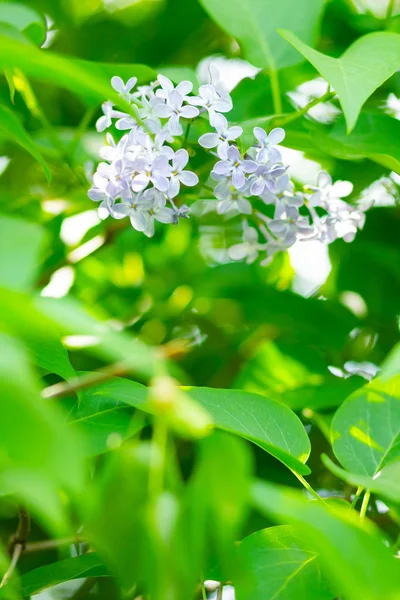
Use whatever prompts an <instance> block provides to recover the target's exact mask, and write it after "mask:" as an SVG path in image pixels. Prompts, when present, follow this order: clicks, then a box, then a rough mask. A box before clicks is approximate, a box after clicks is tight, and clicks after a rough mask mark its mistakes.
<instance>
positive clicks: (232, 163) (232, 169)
mask: <svg viewBox="0 0 400 600" xmlns="http://www.w3.org/2000/svg"><path fill="white" fill-rule="evenodd" d="M257 167H258V165H257V163H256V162H254V160H242V159H241V156H240V152H239V150H238V149H237V148H236V146H229V148H228V151H227V153H226V160H220V161H218V162H217V163H216V165H215V166H214V173H216V174H217V175H225V176H228V177H231V179H232V185H233V186H234V187H235V188H236V189H237V190H238V189H240V188H242V187H243V186H244V184H245V183H246V175H245V174H246V173H254V172H255V171H256V170H257Z"/></svg>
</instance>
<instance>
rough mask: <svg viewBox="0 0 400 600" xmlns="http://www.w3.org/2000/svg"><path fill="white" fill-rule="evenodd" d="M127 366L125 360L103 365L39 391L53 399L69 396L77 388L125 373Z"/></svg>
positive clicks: (80, 388) (45, 396)
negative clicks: (90, 371)
mask: <svg viewBox="0 0 400 600" xmlns="http://www.w3.org/2000/svg"><path fill="white" fill-rule="evenodd" d="M129 368H130V367H129V366H128V365H127V364H126V363H125V362H118V363H115V364H113V365H110V366H109V367H104V369H101V370H99V371H94V372H93V373H88V374H87V375H82V376H81V377H73V378H72V379H70V380H69V381H62V382H60V383H55V384H54V385H49V386H48V387H46V388H44V390H42V392H41V396H42V398H45V399H46V400H53V399H54V398H64V397H65V396H70V395H71V394H74V393H75V392H78V391H79V390H82V389H85V388H88V387H92V386H93V385H96V384H98V383H102V382H103V381H108V380H109V379H112V378H113V377H119V376H121V375H125V374H126V373H127V372H128V371H129Z"/></svg>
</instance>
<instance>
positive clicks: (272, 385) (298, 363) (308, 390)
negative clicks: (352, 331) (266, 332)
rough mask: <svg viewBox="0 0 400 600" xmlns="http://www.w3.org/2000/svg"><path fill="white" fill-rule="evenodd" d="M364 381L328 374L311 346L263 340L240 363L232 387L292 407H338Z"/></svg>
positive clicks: (324, 363)
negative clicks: (241, 364) (246, 358)
mask: <svg viewBox="0 0 400 600" xmlns="http://www.w3.org/2000/svg"><path fill="white" fill-rule="evenodd" d="M364 383H365V380H364V379H362V378H361V377H351V378H349V379H340V378H339V377H335V376H334V375H332V374H331V373H330V372H329V371H328V365H327V363H326V362H325V360H323V357H322V355H321V353H320V352H318V351H316V350H315V349H314V348H313V347H307V346H305V345H302V346H300V345H298V344H278V343H274V342H271V341H266V342H263V343H262V344H260V346H259V347H258V348H257V349H256V351H255V352H254V354H253V355H252V356H251V357H250V358H249V360H248V361H247V362H246V363H245V364H244V365H243V367H242V369H241V371H240V372H239V374H238V376H237V378H236V380H235V382H234V387H237V388H240V389H243V390H246V391H248V392H255V393H257V394H261V395H262V396H267V397H268V398H271V399H273V400H277V401H278V402H283V403H284V404H286V405H287V406H289V408H291V409H292V410H302V409H304V408H312V409H315V410H319V409H325V408H330V407H336V406H339V405H340V404H341V403H342V402H343V401H344V400H345V399H346V398H347V396H349V394H351V393H352V392H353V391H354V390H356V389H357V388H359V387H360V386H361V385H363V384H364Z"/></svg>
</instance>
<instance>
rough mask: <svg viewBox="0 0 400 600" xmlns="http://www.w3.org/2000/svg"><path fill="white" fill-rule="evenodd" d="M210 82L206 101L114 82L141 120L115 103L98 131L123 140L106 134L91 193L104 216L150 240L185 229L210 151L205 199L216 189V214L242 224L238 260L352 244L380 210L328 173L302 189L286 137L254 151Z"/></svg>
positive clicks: (216, 83) (258, 139) (235, 247)
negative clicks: (316, 244) (311, 244)
mask: <svg viewBox="0 0 400 600" xmlns="http://www.w3.org/2000/svg"><path fill="white" fill-rule="evenodd" d="M210 74H211V75H212V76H211V82H210V83H208V84H206V85H202V86H200V88H199V93H198V95H197V96H194V95H192V90H193V84H192V83H191V82H189V81H181V82H180V83H178V84H177V85H174V83H172V81H170V80H169V79H168V78H167V77H165V76H163V75H158V79H157V81H155V82H153V83H151V84H149V85H145V86H140V87H136V83H137V81H136V78H135V77H131V78H130V79H129V80H128V81H127V82H126V83H125V82H124V81H123V80H122V79H121V78H120V77H118V76H115V77H113V78H112V80H111V85H112V88H113V89H114V91H115V92H117V93H118V94H119V95H120V96H121V98H122V99H123V100H124V106H125V107H126V104H127V103H128V104H130V105H131V111H125V112H122V111H120V110H118V106H116V107H115V105H114V104H113V103H112V102H111V101H106V102H105V103H104V104H103V105H102V110H103V116H101V117H100V118H99V119H98V121H97V123H96V128H97V130H98V131H99V132H103V131H105V130H106V129H109V128H110V127H112V126H114V127H115V131H116V133H115V137H113V135H112V134H111V133H110V132H109V131H108V132H107V133H106V136H105V137H106V144H105V145H104V146H102V147H101V149H100V157H101V159H102V161H101V162H100V163H99V165H98V166H97V170H96V172H95V173H94V175H93V184H92V187H91V188H90V190H89V191H88V196H89V198H90V199H91V200H93V201H94V202H98V203H99V214H100V216H101V217H102V218H105V217H107V216H111V217H112V218H115V219H123V218H126V217H129V219H130V222H131V224H132V226H133V228H134V229H136V230H137V231H140V232H143V233H144V234H145V235H147V236H149V237H150V236H152V235H153V234H154V231H155V225H156V224H157V223H159V224H171V225H176V224H177V223H178V222H179V220H180V219H182V218H188V217H189V214H190V209H189V207H188V206H187V204H186V203H185V199H186V198H185V194H186V193H187V192H185V189H186V188H192V187H195V186H200V184H199V177H198V175H197V174H196V173H195V172H194V171H193V170H191V169H190V166H188V165H189V157H190V156H193V155H195V154H196V152H197V151H198V150H199V148H200V147H202V148H205V149H207V150H208V151H209V157H210V165H209V169H210V170H209V171H208V174H209V175H207V174H206V176H205V177H203V173H204V170H203V171H202V184H203V185H202V187H199V188H198V191H197V194H198V195H199V198H200V199H202V201H203V202H207V200H206V199H205V198H204V197H203V196H202V195H201V191H202V190H203V189H206V188H207V189H211V192H212V195H213V196H214V198H213V199H212V203H213V210H216V211H217V213H218V214H220V215H224V218H225V219H240V220H241V221H242V226H241V229H242V235H241V238H239V239H238V240H236V241H237V243H233V244H230V245H229V246H230V247H228V249H227V255H228V257H229V258H230V259H231V260H243V259H244V260H246V261H247V262H248V263H251V262H254V261H255V260H256V259H257V258H258V257H259V255H260V254H261V264H262V265H264V264H268V263H269V262H270V261H271V259H272V257H273V256H274V255H275V254H276V253H277V252H282V251H285V250H287V249H288V248H289V247H290V246H292V245H293V244H294V243H296V242H297V241H298V240H300V241H303V242H306V241H307V240H309V239H313V240H315V239H317V240H319V241H321V242H324V243H331V242H333V241H334V240H336V239H337V238H342V239H343V240H344V241H346V242H349V241H352V240H353V239H354V236H355V235H356V233H357V231H358V230H359V229H362V227H363V225H364V222H365V211H366V210H367V209H368V208H369V207H370V206H371V203H362V202H361V203H358V204H354V203H352V204H350V203H349V202H347V201H346V200H345V198H347V197H348V196H350V194H351V193H352V192H353V186H352V184H351V183H350V182H348V181H336V182H333V181H332V178H331V176H330V175H329V174H328V173H326V172H325V171H322V172H321V173H320V174H319V176H318V179H317V182H316V185H314V186H313V185H309V186H306V187H298V186H296V185H295V184H294V183H293V182H292V181H291V180H290V177H289V174H288V166H287V165H285V164H284V163H283V159H282V153H281V151H280V149H279V144H280V143H281V142H282V141H283V140H284V138H285V131H284V130H283V129H282V128H280V127H277V128H273V129H272V130H271V131H266V130H265V129H263V128H261V127H255V128H254V129H253V134H254V141H253V143H252V144H250V146H248V145H245V144H244V141H243V138H242V135H243V130H242V128H241V127H240V126H239V125H237V124H232V123H230V122H229V120H228V118H227V117H226V116H225V115H224V114H221V113H228V112H229V111H230V110H231V108H232V99H231V97H230V95H229V93H228V92H227V91H226V89H225V87H224V85H223V83H222V82H221V81H220V79H219V75H218V73H217V72H216V71H215V69H214V68H212V69H211V67H210ZM197 107H198V108H197ZM197 118H198V119H199V124H200V123H201V124H202V135H201V136H200V137H199V139H198V142H197V143H193V142H192V140H189V136H188V134H189V127H190V124H191V122H192V120H193V119H197ZM204 130H205V131H206V132H204ZM121 132H122V133H121ZM179 137H180V139H178V138H179ZM188 141H190V144H189V146H190V147H188V150H189V151H188V150H187V149H186V146H187V145H188ZM212 157H214V159H213V158H212ZM211 162H213V163H214V164H213V165H212V164H211ZM204 184H205V185H204ZM210 186H212V187H211V188H210ZM191 195H192V196H193V193H192V194H191ZM203 198H204V199H203ZM207 212H209V211H205V212H204V214H206V213H207Z"/></svg>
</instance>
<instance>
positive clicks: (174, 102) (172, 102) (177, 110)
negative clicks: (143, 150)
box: [155, 90, 199, 135]
mask: <svg viewBox="0 0 400 600" xmlns="http://www.w3.org/2000/svg"><path fill="white" fill-rule="evenodd" d="M158 100H160V102H161V104H158V105H157V106H156V107H155V113H156V114H157V116H158V117H161V118H162V119H169V121H168V128H169V130H170V132H171V134H172V135H181V134H182V133H183V129H182V125H181V123H180V121H179V120H180V119H181V118H184V119H194V118H195V117H197V116H198V114H199V111H198V110H197V108H195V107H194V106H187V105H186V106H182V104H183V97H182V96H181V94H180V93H179V92H177V91H176V90H174V91H172V92H171V93H170V94H169V96H168V100H167V103H166V104H164V103H163V101H162V99H161V98H158Z"/></svg>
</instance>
